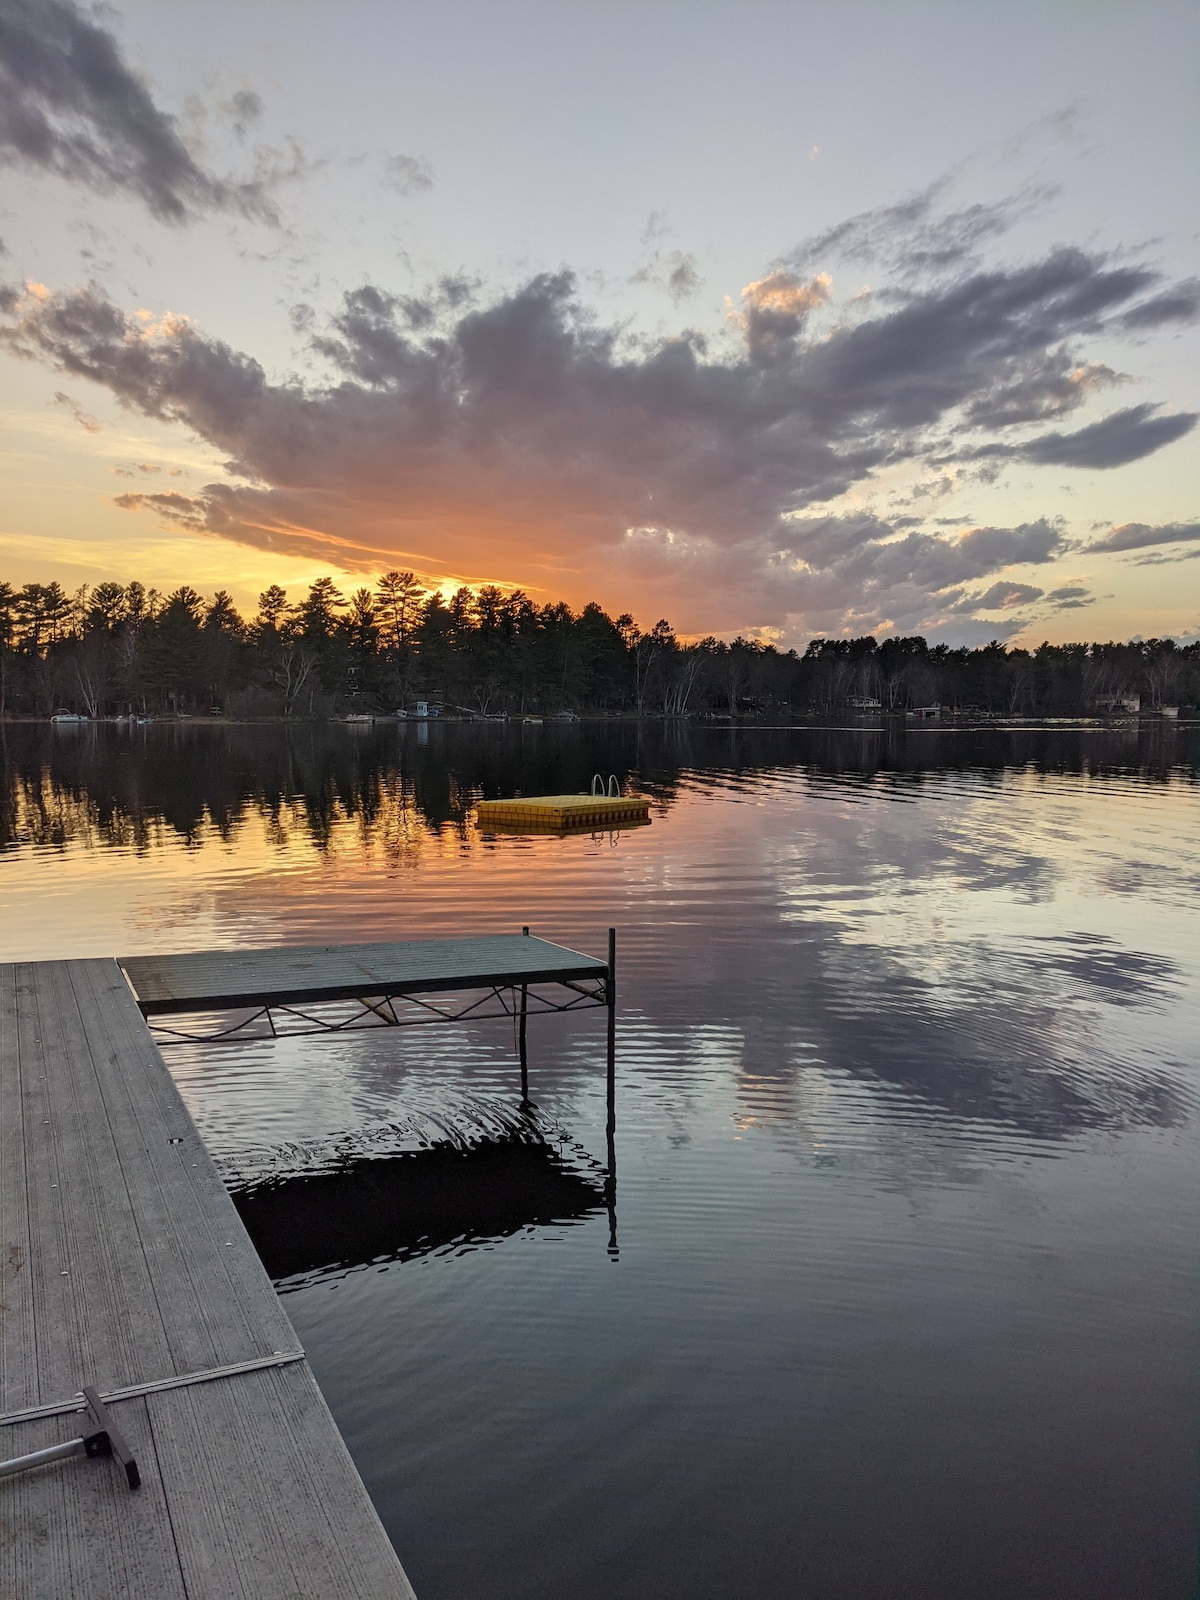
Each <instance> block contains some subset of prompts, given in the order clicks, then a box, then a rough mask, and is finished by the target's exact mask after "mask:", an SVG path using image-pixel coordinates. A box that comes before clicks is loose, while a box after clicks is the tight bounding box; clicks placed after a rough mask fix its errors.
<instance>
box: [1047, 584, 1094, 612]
mask: <svg viewBox="0 0 1200 1600" xmlns="http://www.w3.org/2000/svg"><path fill="white" fill-rule="evenodd" d="M1046 599H1047V601H1048V602H1049V603H1050V605H1052V606H1053V608H1054V609H1055V611H1078V610H1079V609H1080V608H1081V607H1082V606H1092V605H1095V603H1096V597H1095V595H1094V594H1092V593H1090V592H1089V590H1088V589H1086V588H1085V587H1084V585H1083V584H1082V583H1065V584H1063V585H1062V586H1061V587H1060V588H1058V589H1051V591H1050V593H1049V594H1048V595H1047V596H1046Z"/></svg>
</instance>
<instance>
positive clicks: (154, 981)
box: [120, 933, 608, 1016]
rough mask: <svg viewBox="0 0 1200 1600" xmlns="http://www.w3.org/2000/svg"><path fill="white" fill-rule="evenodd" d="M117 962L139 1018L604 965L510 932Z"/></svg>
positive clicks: (506, 979)
mask: <svg viewBox="0 0 1200 1600" xmlns="http://www.w3.org/2000/svg"><path fill="white" fill-rule="evenodd" d="M120 964H121V966H122V968H123V969H124V970H125V972H126V973H127V975H128V977H129V981H130V983H131V984H132V985H133V988H134V991H135V992H136V994H137V998H138V1004H139V1005H140V1006H141V1008H142V1010H143V1012H145V1014H146V1015H147V1016H155V1015H160V1014H163V1013H166V1012H171V1011H203V1010H206V1009H213V1010H219V1009H230V1008H233V1007H237V1006H256V1005H287V1004H289V1003H293V1002H299V1001H318V1000H341V999H352V998H355V997H357V996H359V995H363V994H396V995H401V994H434V993H437V992H438V991H445V990H450V989H470V988H481V987H491V986H493V985H494V986H496V987H497V988H505V987H511V986H513V985H519V984H530V983H563V982H566V981H570V980H572V979H579V978H597V977H603V976H604V974H605V973H606V972H607V971H608V967H607V964H606V963H605V962H603V961H599V960H597V959H596V957H595V956H586V955H582V954H580V952H579V951H578V950H568V949H567V948H566V947H565V946H564V945H561V944H551V943H550V942H549V941H548V940H546V939H537V938H534V937H533V936H532V935H529V934H520V933H516V934H508V933H499V934H490V935H486V936H484V937H481V938H478V939H427V940H422V941H421V942H420V943H414V944H349V945H346V944H342V945H298V946H291V947H286V948H282V949H274V950H238V951H222V950H198V951H195V952H192V953H190V954H187V955H168V956H128V957H126V956H122V957H121V958H120Z"/></svg>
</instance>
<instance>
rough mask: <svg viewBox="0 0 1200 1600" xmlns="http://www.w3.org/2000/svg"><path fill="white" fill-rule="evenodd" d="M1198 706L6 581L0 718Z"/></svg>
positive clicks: (630, 633)
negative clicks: (416, 710) (428, 710)
mask: <svg viewBox="0 0 1200 1600" xmlns="http://www.w3.org/2000/svg"><path fill="white" fill-rule="evenodd" d="M1133 697H1137V698H1139V699H1140V701H1141V703H1142V706H1143V707H1144V708H1146V709H1159V708H1161V707H1163V706H1167V705H1184V706H1195V705H1196V704H1197V702H1198V701H1200V644H1189V645H1183V646H1181V645H1179V644H1177V643H1176V642H1175V641H1174V640H1172V639H1150V640H1134V641H1130V642H1128V643H1124V644H1118V643H1108V644H1065V645H1051V644H1043V645H1041V646H1039V647H1038V648H1037V649H1035V650H1026V649H1020V648H1012V649H1010V648H1008V647H1007V646H1005V645H1004V644H1002V643H1000V642H998V641H993V642H992V643H990V644H986V645H983V646H981V647H979V648H977V649H968V648H961V649H952V648H950V647H949V646H947V645H931V644H929V643H928V642H927V641H926V640H925V639H924V638H922V637H920V636H913V637H910V638H886V639H883V640H882V641H879V640H876V639H875V638H874V637H871V636H866V637H863V638H858V639H841V638H838V639H827V638H819V639H814V640H813V641H812V642H811V643H810V644H809V646H808V648H807V649H806V650H805V651H804V652H803V653H800V652H798V651H796V650H780V649H779V648H778V647H777V646H775V645H774V644H771V643H764V642H761V641H758V640H753V639H743V638H737V639H734V640H733V641H732V642H728V641H723V640H719V639H715V638H711V637H710V638H705V639H699V640H681V639H679V638H678V637H677V636H676V635H675V633H674V631H673V630H672V628H671V626H670V624H669V623H668V622H667V621H666V620H660V621H658V622H656V623H655V624H654V626H653V627H652V628H650V629H648V630H643V629H642V628H641V627H639V626H638V624H637V623H635V621H634V619H633V617H632V616H631V615H629V614H628V613H622V614H621V615H620V616H618V617H615V618H614V617H610V616H609V615H608V613H607V612H606V611H604V610H603V608H602V607H600V606H599V605H596V604H594V603H593V604H589V605H586V606H584V607H583V609H582V610H581V611H578V612H576V611H573V610H572V609H571V607H570V606H568V605H566V604H565V603H563V602H561V601H559V602H557V603H551V604H544V605H538V604H537V603H536V602H535V601H533V600H531V599H530V598H529V596H528V595H526V594H525V593H523V592H522V591H521V590H519V589H517V590H512V591H503V590H501V589H499V588H497V587H495V586H494V585H484V586H483V587H481V588H479V589H471V588H467V587H464V588H460V589H459V590H457V592H456V593H454V594H453V595H451V596H450V597H449V598H448V599H447V598H446V597H445V596H444V595H443V594H442V593H441V592H440V591H439V590H436V589H428V588H426V587H425V586H424V585H422V584H421V583H420V582H419V581H418V579H417V577H416V576H415V574H414V573H412V572H396V571H393V572H385V573H383V574H382V575H381V576H380V577H379V578H378V579H377V580H376V581H375V583H374V584H373V585H372V586H370V587H366V586H364V587H361V588H358V589H355V590H354V591H353V592H352V593H351V594H349V595H348V596H347V595H345V594H343V593H342V592H341V591H340V590H339V589H338V587H337V585H336V583H335V582H334V580H333V579H332V578H318V579H317V580H316V582H315V583H313V584H311V585H310V586H309V588H308V590H307V593H305V594H304V595H303V596H302V597H301V598H300V599H298V600H293V599H290V598H289V596H288V593H287V591H286V590H284V589H282V588H281V587H279V585H277V584H272V585H271V586H270V587H269V588H267V589H265V590H264V591H263V593H262V594H261V595H260V596H259V597H258V609H257V611H256V612H255V614H254V616H253V617H249V618H246V617H243V616H242V615H241V614H240V613H239V612H238V609H237V607H236V606H235V605H234V603H233V600H232V599H231V597H230V595H229V594H228V593H227V592H226V591H225V590H219V591H218V592H217V593H216V594H215V595H214V596H213V597H212V599H211V600H206V599H205V598H204V597H203V596H202V595H200V594H199V593H198V592H197V591H196V590H195V589H194V588H192V587H191V586H190V585H187V584H184V585H183V586H181V587H180V588H178V589H175V590H174V591H173V592H172V593H170V594H166V595H163V594H160V593H159V592H157V591H156V590H154V589H152V588H147V587H146V586H145V585H143V584H141V583H138V582H133V583H127V584H121V583H112V582H106V583H98V584H96V585H94V586H92V585H87V584H85V585H84V586H83V587H82V588H80V589H78V590H76V591H75V592H74V593H68V592H67V591H66V590H64V589H63V588H62V587H61V585H59V584H58V583H53V582H52V583H47V584H41V583H27V584H25V585H24V586H23V587H21V588H17V587H15V586H14V585H12V584H8V583H2V582H0V715H17V716H21V715H24V716H29V715H34V716H46V715H50V714H51V713H52V712H53V711H55V710H59V709H65V710H71V711H76V712H79V713H81V714H83V715H86V716H89V717H103V716H114V715H117V716H120V715H136V714H142V715H162V714H177V715H183V714H197V713H199V714H203V713H206V712H210V711H219V712H222V713H225V714H228V715H232V716H243V717H255V716H283V717H289V718H301V717H327V716H331V715H336V714H338V713H345V712H354V711H367V712H370V711H385V712H387V711H394V710H398V709H400V708H402V707H409V708H411V706H412V705H413V703H414V701H415V700H417V699H422V700H427V701H429V702H431V703H432V704H434V705H436V706H438V707H440V708H441V709H442V710H443V711H445V712H450V713H453V712H459V713H468V712H469V713H472V714H475V715H480V716H487V715H496V714H499V713H508V714H510V715H522V714H524V715H529V714H539V715H540V714H543V713H554V712H557V711H564V710H573V711H577V712H591V713H607V714H613V715H619V714H625V715H640V716H665V717H679V716H688V715H728V716H734V717H739V716H767V715H780V714H785V713H786V714H799V715H803V714H806V713H816V714H818V715H837V714H839V713H844V712H846V711H848V710H851V711H853V710H874V709H875V706H874V704H873V703H874V702H878V709H879V710H880V711H881V712H883V713H888V712H891V713H901V712H904V711H908V710H913V709H915V708H918V707H925V706H932V705H940V706H942V707H944V708H946V709H947V710H955V711H968V712H983V713H989V714H993V715H1007V716H1031V715H1032V716H1037V715H1046V714H1060V715H1070V714H1079V713H1087V712H1092V711H1095V710H1098V709H1099V710H1103V709H1120V708H1121V707H1122V706H1123V704H1124V702H1126V701H1130V700H1131V699H1132V698H1133Z"/></svg>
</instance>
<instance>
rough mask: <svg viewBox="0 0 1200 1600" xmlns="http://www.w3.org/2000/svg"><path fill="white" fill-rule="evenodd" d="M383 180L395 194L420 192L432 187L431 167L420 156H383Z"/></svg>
mask: <svg viewBox="0 0 1200 1600" xmlns="http://www.w3.org/2000/svg"><path fill="white" fill-rule="evenodd" d="M383 181H384V183H385V184H386V185H387V187H388V188H389V189H391V190H393V191H394V192H395V193H396V194H400V195H404V196H406V197H407V196H408V195H413V194H420V193H423V192H424V191H425V190H426V189H432V188H433V169H432V167H430V165H429V163H428V161H426V160H424V159H423V158H422V157H421V156H385V157H384V158H383Z"/></svg>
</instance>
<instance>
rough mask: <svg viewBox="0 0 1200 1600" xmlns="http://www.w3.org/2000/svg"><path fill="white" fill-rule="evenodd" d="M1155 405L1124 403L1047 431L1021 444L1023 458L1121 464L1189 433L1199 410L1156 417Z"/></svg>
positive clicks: (1067, 464)
mask: <svg viewBox="0 0 1200 1600" xmlns="http://www.w3.org/2000/svg"><path fill="white" fill-rule="evenodd" d="M1158 410H1159V407H1158V406H1155V405H1140V406H1127V407H1126V408H1125V409H1124V410H1123V411H1113V412H1111V413H1110V414H1109V415H1108V416H1107V417H1102V418H1101V420H1100V421H1099V422H1093V423H1092V424H1091V425H1090V426H1089V427H1086V428H1080V429H1078V431H1077V432H1075V433H1047V434H1043V435H1042V437H1041V438H1039V439H1033V440H1031V441H1030V442H1029V443H1028V444H1024V445H1021V446H1020V447H1019V448H1018V449H1017V450H1016V451H1015V452H1014V454H1016V455H1019V456H1020V457H1021V458H1022V459H1023V460H1025V461H1035V462H1037V463H1038V464H1039V465H1043V466H1058V467H1091V468H1096V467H1101V468H1104V467H1123V466H1125V465H1126V464H1127V463H1128V462H1130V461H1140V460H1141V458H1142V457H1143V456H1148V455H1152V454H1153V453H1154V451H1155V450H1161V449H1162V447H1163V445H1166V444H1172V443H1174V441H1175V440H1176V439H1182V438H1183V436H1184V434H1187V433H1191V431H1192V429H1193V428H1194V427H1195V426H1196V422H1197V418H1198V416H1200V413H1197V412H1195V411H1186V412H1183V413H1181V414H1179V415H1176V416H1166V417H1160V416H1158V415H1157V412H1158Z"/></svg>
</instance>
